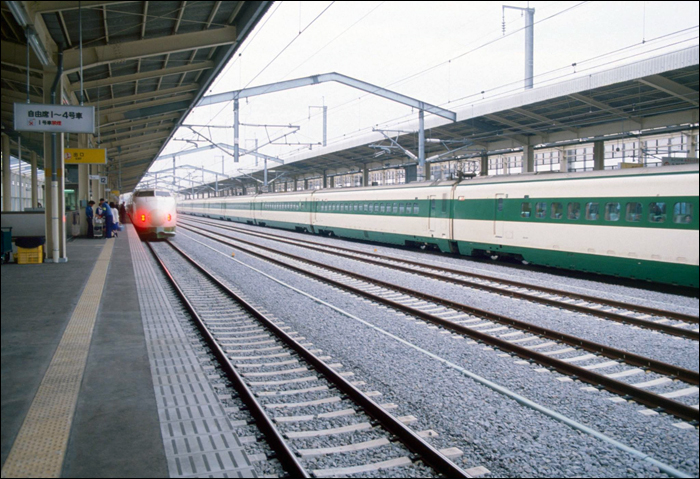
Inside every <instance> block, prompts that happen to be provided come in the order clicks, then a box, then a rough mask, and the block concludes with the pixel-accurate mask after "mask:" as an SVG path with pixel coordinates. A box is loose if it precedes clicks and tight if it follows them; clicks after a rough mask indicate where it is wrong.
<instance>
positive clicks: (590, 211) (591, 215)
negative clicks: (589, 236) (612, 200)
mask: <svg viewBox="0 0 700 479" xmlns="http://www.w3.org/2000/svg"><path fill="white" fill-rule="evenodd" d="M599 216H600V205H599V204H598V203H593V202H591V203H586V219H587V220H588V221H597V220H598V217H599Z"/></svg>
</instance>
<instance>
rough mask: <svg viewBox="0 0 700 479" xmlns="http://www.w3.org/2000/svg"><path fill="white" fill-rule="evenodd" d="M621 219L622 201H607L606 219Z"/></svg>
mask: <svg viewBox="0 0 700 479" xmlns="http://www.w3.org/2000/svg"><path fill="white" fill-rule="evenodd" d="M619 219H620V203H605V220H606V221H617V220H619Z"/></svg>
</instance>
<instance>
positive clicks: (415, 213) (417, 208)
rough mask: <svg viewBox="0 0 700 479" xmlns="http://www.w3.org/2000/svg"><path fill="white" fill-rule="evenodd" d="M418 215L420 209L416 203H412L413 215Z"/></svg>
mask: <svg viewBox="0 0 700 479" xmlns="http://www.w3.org/2000/svg"><path fill="white" fill-rule="evenodd" d="M418 213H420V207H419V206H418V203H413V214H414V215H417V214H418Z"/></svg>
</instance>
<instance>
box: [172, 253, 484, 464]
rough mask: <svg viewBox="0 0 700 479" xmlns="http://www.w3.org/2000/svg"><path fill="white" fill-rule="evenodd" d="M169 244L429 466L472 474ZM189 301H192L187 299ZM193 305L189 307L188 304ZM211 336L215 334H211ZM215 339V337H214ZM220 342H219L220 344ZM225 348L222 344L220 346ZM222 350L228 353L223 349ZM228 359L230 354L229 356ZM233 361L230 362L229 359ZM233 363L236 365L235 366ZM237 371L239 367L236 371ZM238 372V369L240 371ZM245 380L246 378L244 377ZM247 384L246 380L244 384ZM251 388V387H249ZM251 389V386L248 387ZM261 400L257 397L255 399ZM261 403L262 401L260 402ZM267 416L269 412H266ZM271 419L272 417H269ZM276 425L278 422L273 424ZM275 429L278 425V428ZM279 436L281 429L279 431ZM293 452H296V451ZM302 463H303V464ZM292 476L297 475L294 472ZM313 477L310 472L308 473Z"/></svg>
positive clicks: (189, 257) (186, 255) (190, 258)
mask: <svg viewBox="0 0 700 479" xmlns="http://www.w3.org/2000/svg"><path fill="white" fill-rule="evenodd" d="M168 244H169V245H170V246H171V247H172V248H173V249H174V250H175V251H177V252H178V253H179V254H180V255H181V256H182V257H183V258H185V259H186V260H187V261H188V262H189V263H190V264H191V265H192V266H194V267H195V268H196V269H197V270H198V271H200V272H201V273H202V274H203V275H204V276H206V277H207V278H208V279H209V280H210V281H212V283H214V284H215V285H216V286H217V287H218V288H219V290H220V291H222V292H223V293H225V294H226V295H228V296H229V297H231V298H232V299H234V300H235V301H236V302H238V303H239V304H240V305H241V306H243V308H244V309H245V310H246V311H247V312H248V313H249V314H250V315H251V316H253V317H254V318H255V319H256V320H258V321H260V322H261V323H262V324H263V325H264V326H265V327H266V328H268V329H269V330H270V331H271V332H272V333H273V334H274V335H275V336H276V337H277V338H278V339H280V340H281V341H282V342H284V343H285V344H286V345H287V346H288V347H290V348H291V349H293V350H294V351H295V352H296V353H297V354H299V356H301V357H302V358H304V360H306V361H307V362H308V363H309V364H311V365H312V366H313V367H314V368H315V369H316V370H317V371H318V372H319V373H320V374H322V375H324V377H325V378H326V379H327V380H328V381H329V382H330V383H331V384H333V386H335V387H336V388H338V390H340V391H342V392H343V393H345V394H346V395H347V396H348V397H349V398H350V399H352V400H353V401H355V402H356V403H357V404H359V405H360V406H361V407H362V408H363V409H364V411H365V412H366V413H367V414H368V415H369V416H370V417H372V418H373V419H374V420H375V421H377V423H379V424H380V425H381V426H382V427H383V428H385V429H386V430H387V431H389V432H390V433H391V434H393V435H394V436H396V437H397V438H398V439H399V440H400V442H401V443H403V444H404V445H405V446H406V447H407V448H408V449H409V450H410V451H411V452H413V453H414V454H417V455H418V456H420V459H421V460H422V461H423V462H425V463H426V464H427V465H428V466H430V467H432V468H433V469H435V470H436V471H438V472H440V473H441V474H444V475H445V476H446V477H455V478H471V477H472V476H470V475H469V474H467V473H466V472H465V471H464V470H462V469H461V468H459V467H458V466H457V465H456V464H455V463H454V462H452V461H451V460H450V459H448V458H447V457H445V456H444V455H443V454H442V453H441V452H440V451H439V450H437V449H436V448H434V447H433V446H432V445H430V444H429V443H428V442H427V441H425V440H424V439H423V438H421V437H420V436H419V435H418V434H416V433H415V432H414V431H413V430H411V429H410V428H409V427H407V426H406V425H405V424H403V423H402V422H401V421H399V420H398V419H397V418H395V417H394V416H393V415H391V414H390V413H388V412H387V411H386V410H385V409H384V408H382V407H381V406H380V405H379V404H377V403H376V402H375V401H373V400H372V399H371V398H370V397H369V396H367V395H366V394H365V393H363V392H362V391H360V390H359V389H358V388H356V387H355V386H353V385H352V384H351V383H350V382H349V381H348V380H346V379H345V378H344V377H342V376H341V375H340V374H338V373H337V372H336V371H335V370H334V369H333V368H331V367H330V366H329V365H328V364H326V363H325V362H324V361H323V360H321V359H319V358H318V357H317V356H316V355H315V354H313V353H312V352H311V351H309V350H308V349H307V348H305V347H304V346H302V345H301V344H300V343H299V342H298V341H296V340H295V339H294V338H292V337H291V336H289V334H287V333H286V332H285V331H284V330H282V329H280V327H279V326H277V325H276V324H275V323H273V322H272V321H270V320H269V319H268V318H267V317H265V315H263V314H262V313H261V312H260V311H258V309H256V308H255V307H254V306H253V305H251V304H250V303H248V302H247V301H246V300H245V299H243V298H241V297H240V296H239V295H238V294H236V293H235V292H234V291H232V290H231V289H230V288H229V287H228V286H227V285H226V284H224V283H223V282H222V281H221V280H220V279H218V278H217V277H216V276H214V275H213V274H212V273H210V272H209V271H207V270H206V269H205V268H204V267H203V266H202V265H200V264H199V263H198V262H197V261H196V260H194V259H193V258H192V257H191V256H189V255H188V254H187V253H185V252H184V251H183V250H182V249H180V248H178V247H177V246H175V245H174V244H173V243H172V242H168ZM187 304H189V302H187ZM188 309H189V307H188ZM209 336H211V335H209ZM212 340H213V337H212ZM217 346H218V345H217ZM217 349H218V350H221V348H220V347H218V348H217ZM221 353H222V354H224V355H225V353H224V352H223V350H221ZM226 361H227V362H228V358H226ZM229 364H230V363H229ZM231 367H232V366H231ZM234 372H235V371H234ZM236 374H237V373H236ZM241 381H242V379H241ZM244 386H245V384H244ZM246 390H247V387H246ZM248 391H249V390H248ZM255 402H256V404H257V401H255ZM258 406H259V404H258ZM266 417H267V415H266ZM267 420H268V421H269V418H267ZM272 427H274V426H272ZM275 431H277V430H276V428H275ZM276 435H277V436H279V433H277V432H276ZM282 441H283V440H282ZM284 446H285V447H284V449H283V450H284V452H285V454H286V451H287V450H288V448H287V447H286V443H285V444H284ZM292 454H293V453H292ZM299 467H301V466H299ZM292 477H297V476H296V475H292ZM304 477H309V476H304Z"/></svg>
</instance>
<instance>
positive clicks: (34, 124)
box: [14, 103, 95, 133]
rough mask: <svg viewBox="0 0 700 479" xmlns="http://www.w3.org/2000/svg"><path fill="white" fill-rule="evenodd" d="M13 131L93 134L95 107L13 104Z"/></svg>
mask: <svg viewBox="0 0 700 479" xmlns="http://www.w3.org/2000/svg"><path fill="white" fill-rule="evenodd" d="M14 106H15V108H14V113H15V130H16V131H35V132H40V133H95V107H94V106H74V105H43V104H39V103H15V104H14Z"/></svg>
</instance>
